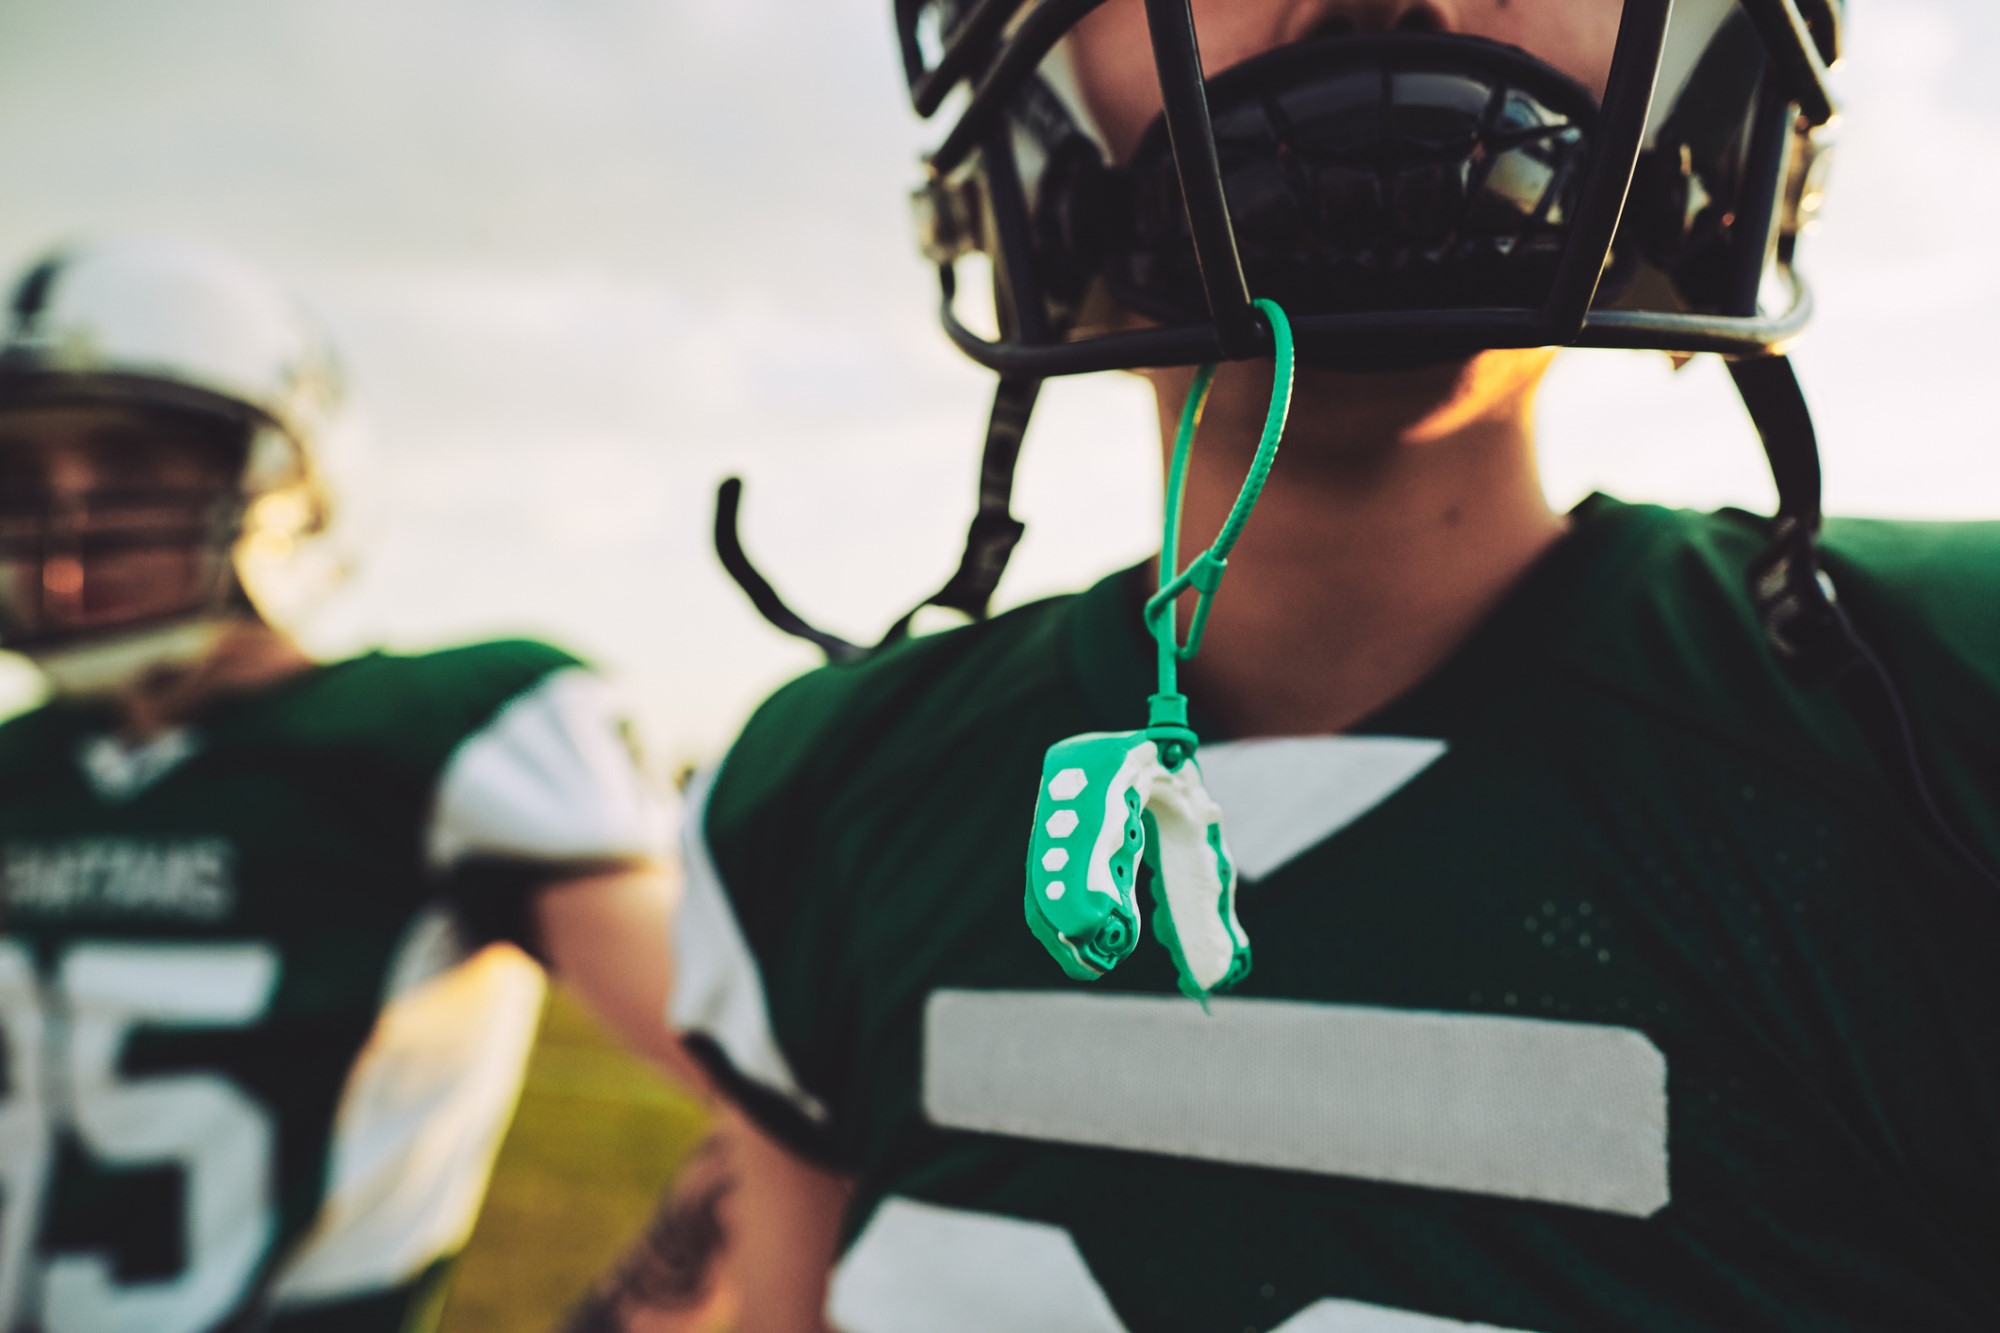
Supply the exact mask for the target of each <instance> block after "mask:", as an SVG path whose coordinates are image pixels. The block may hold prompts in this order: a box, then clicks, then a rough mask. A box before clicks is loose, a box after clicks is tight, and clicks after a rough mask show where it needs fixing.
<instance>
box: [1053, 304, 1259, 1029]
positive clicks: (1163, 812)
mask: <svg viewBox="0 0 2000 1333" xmlns="http://www.w3.org/2000/svg"><path fill="white" fill-rule="evenodd" d="M1257 309H1258V310H1259V311H1261V312H1262V313H1263V315H1264V317H1265V319H1267V320H1268V321H1269V322H1270V325H1271V333H1272V340H1273V342H1274V343H1275V344H1276V352H1277V357H1276V360H1277V368H1278V369H1277V375H1276V382H1275V383H1274V384H1273V386H1272V392H1271V409H1270V413H1269V414H1268V415H1267V416H1266V418H1265V421H1264V435H1263V439H1262V440H1261V441H1260V442H1259V443H1258V446H1257V457H1256V459H1255V461H1253V462H1252V464H1251V466H1250V473H1249V476H1247V477H1246V478H1245V479H1244V482H1243V489H1242V491H1241V493H1240V494H1238V496H1237V497H1236V504H1235V506H1234V507H1233V508H1232V509H1231V510H1230V514H1229V519H1228V521H1227V522H1226V523H1224V524H1223V526H1222V531H1221V532H1220V533H1218V534H1217V536H1216V539H1215V541H1214V543H1213V544H1212V545H1211V546H1210V547H1209V548H1208V549H1207V550H1205V551H1203V552H1202V553H1201V554H1200V555H1199V556H1197V557H1196V558H1195V560H1194V562H1193V563H1192V564H1190V565H1188V566H1187V568H1185V569H1183V570H1181V571H1180V572H1179V573H1176V574H1173V575H1171V576H1169V574H1168V571H1169V570H1170V569H1172V568H1173V567H1174V565H1175V563H1176V562H1177V561H1178V559H1179V550H1180V525H1181V502H1182V498H1183V495H1184V493H1185V491H1186V484H1187V460H1188V454H1189V452H1190V451H1191V449H1192V447H1193V444H1194V435H1195V429H1196V427H1197V426H1198V425H1199V424H1200V422H1201V412H1202V407H1203V405H1204V404H1205V403H1206V402H1207V401H1208V392H1209V389H1210V387H1211V386H1212V385H1213V383H1214V380H1215V367H1214V366H1213V365H1208V366H1203V367H1202V368H1201V370H1200V371H1199V373H1197V374H1196V376H1195V381H1194V385H1193V387H1192V388H1191V389H1190V391H1189V393H1188V400H1187V405H1186V407H1185V408H1184V409H1183V411H1182V413H1181V423H1180V432H1179V435H1178V436H1177V437H1176V439H1175V442H1174V458H1173V465H1172V468H1171V469H1170V470H1169V473H1168V477H1167V502H1166V520H1165V524H1164V528H1165V531H1164V533H1163V540H1162V542H1161V544H1160V590H1159V591H1158V592H1157V593H1155V594H1154V595H1153V596H1152V597H1151V598H1149V599H1148V600H1147V602H1146V611H1145V620H1146V628H1147V631H1148V632H1149V633H1150V634H1151V635H1152V637H1153V641H1154V643H1155V645H1156V646H1157V648H1158V660H1159V692H1158V693H1156V694H1154V695H1153V697H1152V698H1151V700H1149V705H1150V707H1149V710H1148V720H1147V725H1146V728H1145V730H1143V731H1132V732H1097V733H1091V734H1088V735H1083V736H1072V737H1070V738H1069V739H1068V740H1064V741H1058V742H1057V743H1056V744H1055V745H1053V746H1051V747H1049V751H1048V755H1047V757H1046V758H1044V760H1043V761H1042V786H1041V793H1040V796H1039V797H1038V799H1037V801H1036V804H1035V828H1034V833H1033V835H1032V836H1031V837H1030V839H1029V843H1028V885H1027V892H1026V896H1025V901H1024V907H1025V910H1026V913H1027V917H1028V926H1029V929H1031V930H1033V931H1034V933H1035V938H1036V939H1038V940H1040V941H1041V942H1042V946H1043V947H1044V948H1046V949H1047V950H1048V951H1049V953H1050V954H1051V955H1052V956H1053V957H1054V958H1055V960H1056V962H1058V963H1060V964H1061V965H1062V968H1063V971H1065V972H1067V973H1068V974H1069V975H1070V976H1072V977H1074V978H1076V979H1077V980H1078V981H1094V980H1096V979H1097V978H1098V977H1101V976H1103V975H1104V974H1105V973H1106V972H1109V971H1110V970H1111V969H1112V968H1114V967H1116V966H1117V965H1118V964H1119V963H1121V962H1123V961H1124V960H1125V959H1126V958H1128V957H1130V956H1131V953H1132V950H1133V949H1134V948H1136V947H1137V946H1138V943H1139V934H1140V915H1139V904H1138V896H1137V895H1138V880H1139V865H1140V863H1141V861H1142V860H1143V859H1144V858H1145V856H1146V849H1147V847H1148V846H1149V845H1150V846H1151V847H1152V848H1153V853H1152V863H1153V870H1154V883H1155V888H1154V894H1153V896H1154V900H1155V903H1156V905H1157V906H1158V907H1159V908H1161V909H1163V910H1162V911H1160V912H1159V913H1158V914H1157V915H1156V916H1155V918H1154V923H1153V924H1154V928H1155V929H1156V930H1158V931H1159V933H1160V938H1161V940H1162V941H1164V942H1165V944H1166V946H1167V949H1168V951H1169V952H1170V953H1172V955H1173V959H1174V966H1175V967H1176V968H1177V969H1178V970H1179V973H1180V988H1181V991H1182V992H1183V993H1184V994H1187V995H1189V996H1192V997H1193V998H1195V999H1198V1000H1201V1001H1202V1002H1203V1003H1204V1005H1205V1004H1206V1003H1207V1000H1208V997H1209V996H1210V995H1211V994H1213V993H1214V992H1216V991H1220V990H1227V989H1229V988H1230V987H1232V986H1234V985H1236V984H1237V983H1238V982H1240V981H1242V980H1243V978H1244V977H1246V976H1248V975H1249V973H1250V937H1249V936H1248V935H1246V934H1244V932H1243V923H1242V922H1241V921H1239V920H1238V919H1237V916H1236V865H1235V862H1234V860H1233V859H1232V858H1231V857H1230V855H1229V844H1228V840H1227V838H1225V837H1224V835H1223V831H1222V810H1221V807H1219V806H1218V805H1216V803H1215V799H1214V798H1213V797H1212V796H1210V795H1209V794H1208V788H1207V787H1206V786H1205V785H1204V784H1203V782H1202V777H1201V765H1200V764H1199V763H1198V762H1197V761H1196V759H1195V752H1196V750H1197V749H1199V748H1200V744H1201V742H1200V740H1199V738H1197V737H1196V735H1195V733H1194V732H1193V731H1192V730H1191V729H1190V728H1189V726H1188V722H1187V698H1186V696H1185V695H1183V694H1181V692H1180V689H1179V681H1178V673H1179V667H1180V665H1181V664H1182V663H1184V662H1190V661H1193V660H1194V657H1195V654H1196V653H1198V652H1200V651H1201V639H1202V634H1203V631H1204V630H1205V629H1206V628H1207V624H1208V612H1209V607H1210V605H1211V604H1212V603H1213V602H1214V600H1215V593H1216V589H1217V588H1218V587H1220V586H1221V583H1222V576H1223V574H1224V573H1225V572H1226V571H1227V569H1228V566H1229V552H1230V551H1231V550H1232V549H1233V548H1234V547H1235V545H1236V540H1237V538H1238V537H1240V536H1242V534H1243V528H1244V525H1245V524H1246V523H1248V522H1249V519H1250V513H1251V511H1252V510H1253V509H1254V508H1255V507H1256V504H1257V497H1258V496H1259V495H1260V494H1262V493H1263V489H1264V481H1265V479H1266V478H1267V477H1268V476H1269V475H1270V471H1271V463H1272V460H1273V459H1275V458H1276V457H1277V453H1278V443H1279V441H1280V440H1281V439H1283V437H1284V433H1285V418H1286V416H1287V414H1288V413H1289V412H1290V410H1291V401H1292V373H1293V354H1292V330H1291V324H1290V322H1289V321H1288V320H1287V319H1286V318H1285V312H1284V311H1283V310H1281V309H1279V308H1278V306H1277V305H1276V303H1274V302H1271V301H1258V302H1257ZM1190 589H1192V590H1193V591H1194V592H1195V593H1196V594H1197V599H1196V602H1195V610H1194V616H1193V619H1192V621H1191V623H1190V625H1189V627H1188V639H1187V642H1186V643H1185V644H1182V643H1181V642H1179V630H1178V628H1177V626H1176V624H1175V620H1176V606H1177V604H1178V602H1179V599H1180V597H1181V594H1183V593H1185V592H1187V591H1189V590H1190Z"/></svg>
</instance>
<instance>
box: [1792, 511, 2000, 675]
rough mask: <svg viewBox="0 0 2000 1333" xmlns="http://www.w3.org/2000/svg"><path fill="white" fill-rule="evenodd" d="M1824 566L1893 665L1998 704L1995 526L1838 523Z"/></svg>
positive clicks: (1999, 608)
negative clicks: (1946, 680) (1954, 683)
mask: <svg viewBox="0 0 2000 1333" xmlns="http://www.w3.org/2000/svg"><path fill="white" fill-rule="evenodd" d="M1826 564H1827V569H1828V572H1829V573H1830V574H1831V575H1832V577H1833V581H1834V586H1835V587H1836V588H1837V589H1838V590H1839V593H1840V596H1841V598H1842V600H1843V601H1844V602H1845V603H1847V604H1848V605H1849V607H1850V609H1851V610H1852V612H1853V614H1854V615H1855V616H1856V618H1857V619H1858V620H1860V621H1861V622H1862V627H1863V629H1864V631H1865V632H1867V633H1868V634H1869V635H1870V636H1871V638H1879V640H1880V643H1879V645H1878V646H1879V648H1880V650H1881V651H1882V652H1883V653H1884V654H1885V655H1886V656H1887V657H1889V658H1890V659H1892V661H1891V665H1892V666H1894V667H1896V668H1897V669H1898V670H1899V671H1901V672H1905V673H1912V674H1914V675H1922V676H1930V675H1932V674H1934V673H1936V674H1942V675H1944V676H1947V677H1953V678H1959V679H1960V680H1961V681H1962V683H1963V684H1964V685H1966V686H1967V687H1968V688H1973V689H1977V690H1979V691H1981V692H1982V693H1983V695H1984V697H1985V699H1986V701H1987V702H1988V703H1989V704H1991V703H1993V702H1995V701H2000V522H1989V523H1918V522H1894V521H1886V520H1880V519H1835V520H1834V521H1832V522H1831V523H1829V524H1828V525H1827V530H1826ZM1929 683H1930V682H1928V681H1927V682H1926V684H1929Z"/></svg>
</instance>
